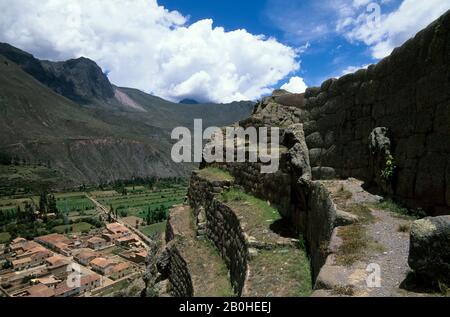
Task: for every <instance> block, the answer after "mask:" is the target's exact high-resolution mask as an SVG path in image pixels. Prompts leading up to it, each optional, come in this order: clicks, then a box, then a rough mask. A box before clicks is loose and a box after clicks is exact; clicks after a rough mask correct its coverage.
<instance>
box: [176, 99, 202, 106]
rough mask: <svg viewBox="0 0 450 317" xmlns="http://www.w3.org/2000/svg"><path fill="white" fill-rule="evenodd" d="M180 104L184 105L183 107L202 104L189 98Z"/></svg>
mask: <svg viewBox="0 0 450 317" xmlns="http://www.w3.org/2000/svg"><path fill="white" fill-rule="evenodd" d="M179 103H180V104H183V105H198V104H200V103H199V102H198V101H197V100H195V99H189V98H185V99H183V100H181V101H180V102H179Z"/></svg>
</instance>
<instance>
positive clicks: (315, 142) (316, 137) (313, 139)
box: [306, 132, 324, 149]
mask: <svg viewBox="0 0 450 317" xmlns="http://www.w3.org/2000/svg"><path fill="white" fill-rule="evenodd" d="M306 144H307V145H308V148H310V149H311V148H321V147H323V146H324V141H323V138H322V135H321V134H320V132H314V133H312V134H310V135H308V136H307V137H306Z"/></svg>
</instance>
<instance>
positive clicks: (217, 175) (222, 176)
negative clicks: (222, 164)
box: [198, 167, 234, 182]
mask: <svg viewBox="0 0 450 317" xmlns="http://www.w3.org/2000/svg"><path fill="white" fill-rule="evenodd" d="M198 174H199V175H200V176H201V177H203V178H206V179H208V180H209V181H212V182H225V181H229V182H231V181H233V180H234V177H233V176H231V174H230V173H228V172H226V171H224V170H221V169H219V168H215V167H208V168H205V169H202V170H199V171H198Z"/></svg>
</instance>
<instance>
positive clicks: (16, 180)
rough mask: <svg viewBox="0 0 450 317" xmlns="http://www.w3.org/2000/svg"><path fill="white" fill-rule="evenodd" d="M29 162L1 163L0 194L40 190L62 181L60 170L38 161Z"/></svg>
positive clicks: (28, 192)
mask: <svg viewBox="0 0 450 317" xmlns="http://www.w3.org/2000/svg"><path fill="white" fill-rule="evenodd" d="M21 164H22V163H21ZM29 164H30V165H1V164H0V196H13V195H25V194H30V193H33V192H39V191H40V189H41V188H49V187H53V186H54V185H55V184H56V183H58V182H60V181H61V175H60V174H59V173H58V172H56V171H54V170H52V169H50V168H48V167H46V166H41V165H38V163H36V164H31V163H29Z"/></svg>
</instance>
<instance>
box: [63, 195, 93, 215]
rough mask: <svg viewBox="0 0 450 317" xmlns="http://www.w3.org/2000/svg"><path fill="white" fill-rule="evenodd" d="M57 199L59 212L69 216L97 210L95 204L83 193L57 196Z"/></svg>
mask: <svg viewBox="0 0 450 317" xmlns="http://www.w3.org/2000/svg"><path fill="white" fill-rule="evenodd" d="M55 197H56V206H57V208H58V210H59V211H60V212H63V213H65V214H69V216H74V214H80V213H83V212H89V211H92V210H94V209H95V205H94V203H93V202H92V201H91V200H90V199H89V198H87V197H86V195H85V194H83V193H68V194H56V195H55Z"/></svg>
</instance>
